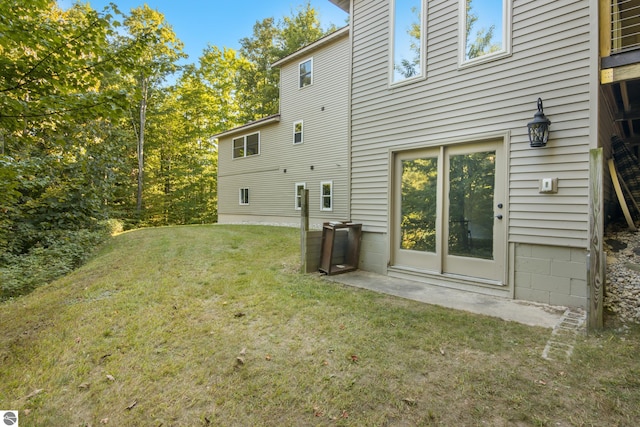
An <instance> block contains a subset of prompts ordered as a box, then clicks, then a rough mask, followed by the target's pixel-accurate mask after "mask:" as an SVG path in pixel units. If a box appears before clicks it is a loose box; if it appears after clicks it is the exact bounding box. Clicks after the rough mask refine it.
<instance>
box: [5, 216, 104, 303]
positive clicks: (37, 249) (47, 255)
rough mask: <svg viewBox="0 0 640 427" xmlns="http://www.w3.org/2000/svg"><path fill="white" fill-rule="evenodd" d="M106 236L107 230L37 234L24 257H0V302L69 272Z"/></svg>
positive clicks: (17, 255) (57, 231)
mask: <svg viewBox="0 0 640 427" xmlns="http://www.w3.org/2000/svg"><path fill="white" fill-rule="evenodd" d="M31 231H32V232H35V230H31ZM23 234H27V233H23ZM108 236H109V229H108V228H107V227H106V226H102V227H100V228H97V229H95V230H88V229H81V230H53V231H49V232H47V233H39V235H38V237H39V238H38V239H37V242H36V243H35V244H33V245H32V246H31V247H29V249H28V252H26V253H23V254H12V253H6V252H5V253H4V254H3V255H2V256H1V257H0V301H3V300H6V299H8V298H11V297H16V296H19V295H23V294H25V293H28V292H30V291H32V290H34V289H35V288H37V287H38V286H41V285H44V284H47V283H49V282H51V281H52V280H55V279H57V278H58V277H60V276H63V275H65V274H67V273H69V272H71V271H72V270H74V269H75V268H77V267H78V266H80V265H81V264H82V263H83V262H85V261H86V260H87V259H88V258H89V256H90V255H91V254H92V253H93V248H95V247H96V246H98V245H99V244H100V243H102V242H103V241H104V240H105V239H106V238H107V237H108ZM32 237H34V238H35V237H36V235H35V234H34V235H32Z"/></svg>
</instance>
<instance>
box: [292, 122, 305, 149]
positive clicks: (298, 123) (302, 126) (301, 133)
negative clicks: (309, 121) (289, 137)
mask: <svg viewBox="0 0 640 427" xmlns="http://www.w3.org/2000/svg"><path fill="white" fill-rule="evenodd" d="M297 125H300V132H296V126H297ZM297 133H300V142H296V134H297ZM303 142H304V123H303V121H302V120H298V121H297V122H293V145H298V144H302V143H303Z"/></svg>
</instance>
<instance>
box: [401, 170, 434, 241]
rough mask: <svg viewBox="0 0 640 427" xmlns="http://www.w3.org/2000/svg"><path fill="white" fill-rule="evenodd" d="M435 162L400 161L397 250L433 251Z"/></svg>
mask: <svg viewBox="0 0 640 427" xmlns="http://www.w3.org/2000/svg"><path fill="white" fill-rule="evenodd" d="M437 184H438V159H437V158H425V159H411V160H402V190H401V193H402V201H401V204H400V212H401V220H400V233H401V235H402V236H401V240H400V249H409V250H414V251H423V252H435V251H436V205H437V203H436V201H437Z"/></svg>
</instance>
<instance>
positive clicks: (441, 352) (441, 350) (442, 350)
mask: <svg viewBox="0 0 640 427" xmlns="http://www.w3.org/2000/svg"><path fill="white" fill-rule="evenodd" d="M440 354H441V355H443V356H444V349H442V348H441V349H440Z"/></svg>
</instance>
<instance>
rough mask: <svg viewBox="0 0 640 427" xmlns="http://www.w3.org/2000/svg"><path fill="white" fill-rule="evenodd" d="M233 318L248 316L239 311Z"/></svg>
mask: <svg viewBox="0 0 640 427" xmlns="http://www.w3.org/2000/svg"><path fill="white" fill-rule="evenodd" d="M233 316H234V317H244V316H246V314H245V313H243V312H241V311H239V312H237V313H236V314H234V315H233Z"/></svg>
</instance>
